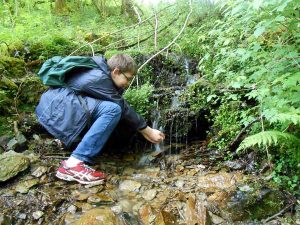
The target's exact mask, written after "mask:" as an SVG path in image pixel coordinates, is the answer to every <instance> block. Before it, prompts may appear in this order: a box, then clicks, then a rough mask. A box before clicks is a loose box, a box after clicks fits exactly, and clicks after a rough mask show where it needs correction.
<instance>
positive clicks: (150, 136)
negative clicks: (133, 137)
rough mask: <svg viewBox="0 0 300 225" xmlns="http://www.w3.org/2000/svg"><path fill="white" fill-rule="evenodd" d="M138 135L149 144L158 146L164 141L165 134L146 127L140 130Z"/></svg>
mask: <svg viewBox="0 0 300 225" xmlns="http://www.w3.org/2000/svg"><path fill="white" fill-rule="evenodd" d="M140 133H141V134H142V135H143V136H144V137H145V138H146V139H147V140H148V141H150V142H152V143H154V144H158V143H160V142H162V141H163V140H164V139H165V134H164V133H163V132H161V131H160V130H156V129H153V128H151V127H149V126H148V127H146V128H145V129H143V130H141V131H140Z"/></svg>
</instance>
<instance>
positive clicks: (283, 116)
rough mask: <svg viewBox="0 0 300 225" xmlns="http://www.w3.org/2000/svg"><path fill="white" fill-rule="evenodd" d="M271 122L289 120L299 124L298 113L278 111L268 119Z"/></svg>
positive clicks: (299, 117) (299, 116)
mask: <svg viewBox="0 0 300 225" xmlns="http://www.w3.org/2000/svg"><path fill="white" fill-rule="evenodd" d="M269 120H270V122H271V123H273V122H281V123H284V122H290V123H293V124H295V125H297V124H300V115H299V114H296V113H293V112H287V113H278V114H276V115H275V116H273V117H272V118H270V119H269Z"/></svg>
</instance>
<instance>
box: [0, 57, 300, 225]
mask: <svg viewBox="0 0 300 225" xmlns="http://www.w3.org/2000/svg"><path fill="white" fill-rule="evenodd" d="M153 63H154V64H155V66H153V67H152V70H151V74H152V77H151V79H150V81H151V83H152V84H153V85H154V87H155V89H154V92H153V94H152V95H151V104H152V103H153V104H154V107H152V108H151V112H150V111H149V115H150V116H149V118H150V119H149V122H150V123H152V125H153V127H155V128H157V129H161V130H163V131H164V132H165V133H166V136H167V138H166V140H165V142H164V143H162V144H160V145H154V146H151V145H149V144H145V141H142V140H141V139H140V137H134V138H133V139H132V140H131V142H130V143H128V144H126V146H125V147H126V148H124V146H122V149H121V150H120V149H119V150H118V149H117V150H114V149H111V148H110V146H114V145H113V144H112V145H108V146H107V147H106V149H105V150H104V151H103V152H102V153H101V155H100V156H99V157H98V158H97V160H96V163H95V165H94V167H95V169H99V170H103V171H104V172H105V173H107V174H108V179H107V181H106V182H105V183H104V184H102V185H97V186H89V185H81V184H77V183H73V182H65V181H62V180H58V179H57V178H56V177H55V173H56V169H57V168H58V166H59V163H60V161H61V160H63V159H65V158H67V157H68V156H69V154H70V151H68V150H66V149H65V148H63V146H62V145H61V143H60V142H59V141H58V140H55V139H53V138H52V137H50V136H49V135H48V134H47V133H45V132H44V131H42V129H41V128H40V127H39V126H38V125H37V124H36V121H35V122H32V121H34V119H32V113H31V114H30V116H29V117H28V118H27V117H26V116H24V117H23V118H22V122H18V123H17V122H15V129H14V135H13V136H11V135H4V136H1V138H0V146H1V148H0V150H1V149H3V150H4V151H3V153H2V154H1V155H0V163H1V167H0V168H1V171H0V182H1V183H0V187H1V190H0V208H1V212H0V224H5V225H6V224H86V225H93V224H95V225H96V224H99V225H110V224H112V225H113V224H120V225H127V224H132V225H135V224H144V225H146V224H156V225H169V224H188V225H196V224H198V225H204V224H249V225H250V224H252V225H254V224H270V225H271V224H274V225H275V224H297V223H298V224H299V222H300V214H299V208H297V206H296V204H295V202H296V199H295V197H294V196H292V195H290V194H289V193H288V192H285V191H282V190H279V189H277V188H276V187H274V186H273V185H272V184H271V183H270V182H269V181H270V179H271V178H272V177H271V176H268V175H266V174H268V173H265V172H266V171H267V170H269V169H270V168H269V167H268V166H269V165H268V164H267V162H265V163H264V162H262V163H261V164H259V165H258V164H257V162H258V161H260V160H259V159H258V158H259V155H257V153H255V152H252V151H249V152H248V153H244V154H243V155H242V156H241V157H237V156H236V155H234V156H231V157H228V154H227V153H226V152H225V151H221V150H218V149H217V148H213V147H210V146H209V145H208V143H209V142H211V140H209V139H211V138H212V137H208V133H209V131H210V129H211V125H212V124H211V120H209V116H210V112H209V111H207V109H205V108H203V109H201V110H199V111H195V110H194V109H193V108H192V107H191V105H190V103H189V102H187V101H186V98H185V97H184V96H183V94H184V93H185V92H187V89H188V88H189V87H190V85H193V84H194V83H195V82H197V81H199V79H200V74H198V73H197V71H196V65H195V63H193V61H192V60H188V59H187V58H178V57H177V56H176V57H174V59H173V61H172V62H170V61H167V62H166V61H163V60H161V59H157V61H154V62H153ZM170 64H171V65H170ZM157 68H159V69H157ZM156 69H157V70H156ZM143 79H144V80H143ZM145 79H146V77H143V76H141V77H140V82H142V83H145V82H146V80H145ZM147 79H148V78H147ZM147 81H149V80H147ZM20 93H21V92H20ZM149 104H150V103H149ZM30 118H31V119H30ZM125 139H126V137H125ZM111 142H112V143H113V142H114V140H111ZM113 150H114V151H113Z"/></svg>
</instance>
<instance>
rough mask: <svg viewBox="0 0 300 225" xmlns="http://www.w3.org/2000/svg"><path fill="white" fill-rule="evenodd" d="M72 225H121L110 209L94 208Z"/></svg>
mask: <svg viewBox="0 0 300 225" xmlns="http://www.w3.org/2000/svg"><path fill="white" fill-rule="evenodd" d="M73 225H121V222H120V221H119V219H118V218H117V217H116V215H115V214H114V213H113V212H112V211H111V209H110V208H108V207H104V208H95V209H92V210H89V211H87V212H86V213H84V214H83V215H82V216H81V217H80V218H79V220H78V221H76V222H75V223H73Z"/></svg>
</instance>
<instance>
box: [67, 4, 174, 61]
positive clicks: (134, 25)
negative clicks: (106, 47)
mask: <svg viewBox="0 0 300 225" xmlns="http://www.w3.org/2000/svg"><path fill="white" fill-rule="evenodd" d="M174 5H175V4H173V5H169V6H166V7H165V8H163V9H162V10H160V11H159V12H160V13H161V12H162V11H164V10H166V9H167V8H169V7H171V6H174ZM152 17H154V15H151V16H149V17H148V18H147V19H145V20H143V21H142V22H141V23H135V24H132V25H130V26H128V27H123V28H122V29H120V30H116V31H114V32H111V33H108V34H107V35H105V36H102V37H100V38H97V39H96V40H94V41H92V42H89V44H94V43H95V42H97V41H100V40H101V39H103V38H105V37H107V36H109V35H113V34H116V33H119V32H121V31H123V30H128V29H130V28H134V27H136V26H139V25H140V24H142V23H145V22H147V21H148V20H150V19H151V18H152ZM87 45H88V44H85V45H83V46H81V47H79V48H77V49H76V50H74V51H73V52H71V53H70V54H69V55H68V56H70V55H73V54H74V53H76V52H78V51H79V50H80V49H82V48H84V47H85V46H87Z"/></svg>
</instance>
